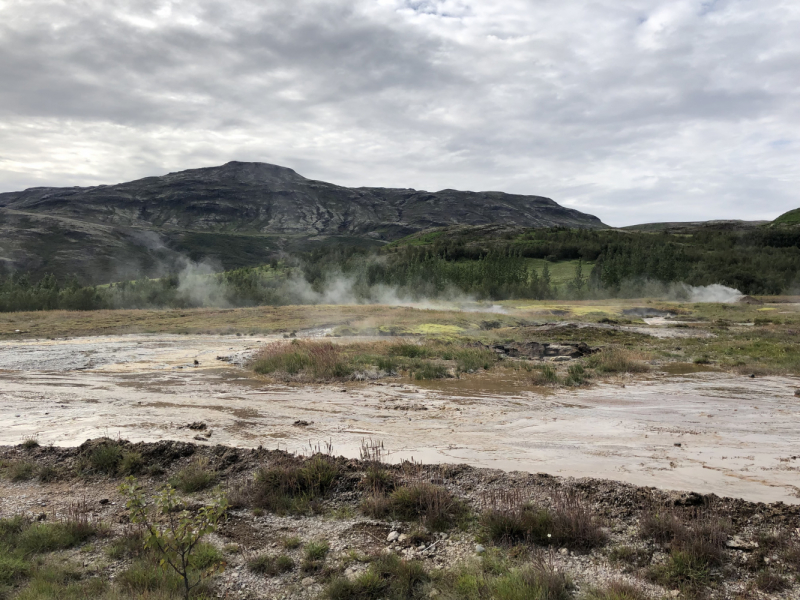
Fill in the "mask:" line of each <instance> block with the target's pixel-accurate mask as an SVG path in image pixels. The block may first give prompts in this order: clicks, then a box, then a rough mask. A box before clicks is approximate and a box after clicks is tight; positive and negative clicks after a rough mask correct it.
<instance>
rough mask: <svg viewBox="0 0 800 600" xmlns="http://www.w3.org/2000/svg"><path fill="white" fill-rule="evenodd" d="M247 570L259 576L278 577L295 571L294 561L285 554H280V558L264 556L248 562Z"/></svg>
mask: <svg viewBox="0 0 800 600" xmlns="http://www.w3.org/2000/svg"><path fill="white" fill-rule="evenodd" d="M247 568H248V569H250V571H252V572H253V573H256V574H257V575H264V576H266V577H277V576H278V575H281V574H282V573H289V572H290V571H293V570H294V561H293V560H292V558H291V557H290V556H287V555H285V554H280V555H278V556H272V555H268V554H262V555H260V556H257V557H255V558H252V559H250V560H249V561H247Z"/></svg>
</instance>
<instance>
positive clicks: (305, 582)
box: [300, 577, 314, 587]
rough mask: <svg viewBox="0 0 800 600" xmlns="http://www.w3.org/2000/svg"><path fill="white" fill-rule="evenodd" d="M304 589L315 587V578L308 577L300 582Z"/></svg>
mask: <svg viewBox="0 0 800 600" xmlns="http://www.w3.org/2000/svg"><path fill="white" fill-rule="evenodd" d="M300 584H301V585H302V586H303V587H311V586H312V585H314V578H313V577H306V578H305V579H303V581H301V582H300Z"/></svg>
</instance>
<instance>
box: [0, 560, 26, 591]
mask: <svg viewBox="0 0 800 600" xmlns="http://www.w3.org/2000/svg"><path fill="white" fill-rule="evenodd" d="M30 572H31V564H30V563H29V562H28V561H26V560H24V559H23V558H20V557H17V556H14V555H12V554H11V553H7V552H3V551H2V550H0V586H4V585H11V584H13V583H15V582H17V581H20V580H21V579H23V578H25V577H27V576H28V575H29V574H30ZM1 589H2V588H1V587H0V590H1Z"/></svg>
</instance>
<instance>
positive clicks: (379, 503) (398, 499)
mask: <svg viewBox="0 0 800 600" xmlns="http://www.w3.org/2000/svg"><path fill="white" fill-rule="evenodd" d="M361 511H362V512H363V513H364V514H366V515H369V516H371V517H374V518H379V519H381V518H388V517H392V518H395V519H400V520H403V521H416V520H419V521H422V522H424V523H425V525H426V526H427V527H429V528H430V529H434V530H437V531H444V530H446V529H449V528H450V527H452V526H453V525H454V524H456V522H457V521H459V520H460V519H461V518H463V517H464V516H465V515H466V514H467V508H466V506H465V505H464V503H462V502H461V501H460V500H458V499H457V498H455V497H453V495H452V494H451V493H450V492H449V491H448V490H447V489H446V488H444V487H441V486H438V485H433V484H431V483H413V484H409V485H404V486H401V487H399V488H397V489H395V490H394V491H392V492H391V493H390V494H389V495H388V496H385V495H383V494H382V493H380V492H378V493H375V494H373V495H372V496H370V497H368V498H366V499H365V500H364V501H363V502H362V503H361Z"/></svg>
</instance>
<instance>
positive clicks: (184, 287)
mask: <svg viewBox="0 0 800 600" xmlns="http://www.w3.org/2000/svg"><path fill="white" fill-rule="evenodd" d="M220 270H221V269H219V268H215V266H214V265H213V264H211V263H208V262H201V263H196V262H194V261H191V260H188V259H187V261H186V265H185V266H184V267H183V269H182V270H181V272H180V273H179V274H178V293H179V294H181V295H182V296H184V297H185V298H187V299H188V300H189V301H190V302H191V303H192V304H193V305H197V306H219V307H227V306H229V302H228V300H227V294H226V291H227V290H226V286H225V285H224V284H223V283H222V282H220V281H219V280H218V279H217V278H216V277H215V276H214V275H215V273H216V272H217V271H220Z"/></svg>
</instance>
